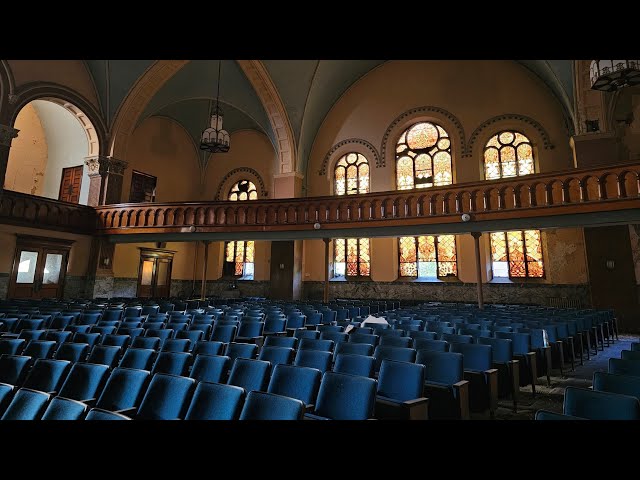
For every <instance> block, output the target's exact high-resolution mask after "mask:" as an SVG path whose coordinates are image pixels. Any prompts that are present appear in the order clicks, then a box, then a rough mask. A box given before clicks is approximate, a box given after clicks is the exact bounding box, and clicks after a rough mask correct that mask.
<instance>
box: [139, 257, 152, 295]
mask: <svg viewBox="0 0 640 480" xmlns="http://www.w3.org/2000/svg"><path fill="white" fill-rule="evenodd" d="M155 269H156V259H155V258H145V257H140V268H139V270H138V293H137V296H138V297H143V298H149V297H153V277H154V272H155Z"/></svg>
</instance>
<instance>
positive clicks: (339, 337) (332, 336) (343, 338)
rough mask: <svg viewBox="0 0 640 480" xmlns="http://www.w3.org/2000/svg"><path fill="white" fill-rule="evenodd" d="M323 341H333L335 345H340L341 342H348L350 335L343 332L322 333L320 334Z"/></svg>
mask: <svg viewBox="0 0 640 480" xmlns="http://www.w3.org/2000/svg"><path fill="white" fill-rule="evenodd" d="M320 339H321V340H332V341H333V343H335V344H338V343H340V342H348V341H349V334H348V333H343V332H322V333H321V334H320Z"/></svg>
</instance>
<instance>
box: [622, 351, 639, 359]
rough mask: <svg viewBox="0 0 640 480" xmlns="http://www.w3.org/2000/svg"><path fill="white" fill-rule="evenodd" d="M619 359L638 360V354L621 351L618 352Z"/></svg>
mask: <svg viewBox="0 0 640 480" xmlns="http://www.w3.org/2000/svg"><path fill="white" fill-rule="evenodd" d="M620 358H622V360H640V352H637V351H636V352H634V351H632V350H622V351H621V352H620Z"/></svg>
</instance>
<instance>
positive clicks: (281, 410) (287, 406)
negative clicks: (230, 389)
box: [240, 391, 304, 420]
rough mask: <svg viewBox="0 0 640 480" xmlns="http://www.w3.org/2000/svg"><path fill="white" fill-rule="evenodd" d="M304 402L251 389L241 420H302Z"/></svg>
mask: <svg viewBox="0 0 640 480" xmlns="http://www.w3.org/2000/svg"><path fill="white" fill-rule="evenodd" d="M303 415H304V403H302V402H301V401H300V400H296V399H294V398H289V397H284V396H282V395H276V394H273V393H265V392H258V391H251V392H249V393H248V394H247V398H246V400H245V402H244V406H243V407H242V412H241V413H240V420H302V416H303Z"/></svg>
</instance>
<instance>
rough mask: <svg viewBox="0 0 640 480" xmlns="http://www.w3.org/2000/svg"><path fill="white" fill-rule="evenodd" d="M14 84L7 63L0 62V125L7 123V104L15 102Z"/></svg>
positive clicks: (8, 108) (4, 61)
mask: <svg viewBox="0 0 640 480" xmlns="http://www.w3.org/2000/svg"><path fill="white" fill-rule="evenodd" d="M14 89H15V83H14V81H13V73H12V72H11V68H10V67H9V62H7V61H6V60H0V125H1V124H6V123H8V122H9V110H10V107H9V104H10V103H11V102H12V101H15V95H14Z"/></svg>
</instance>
